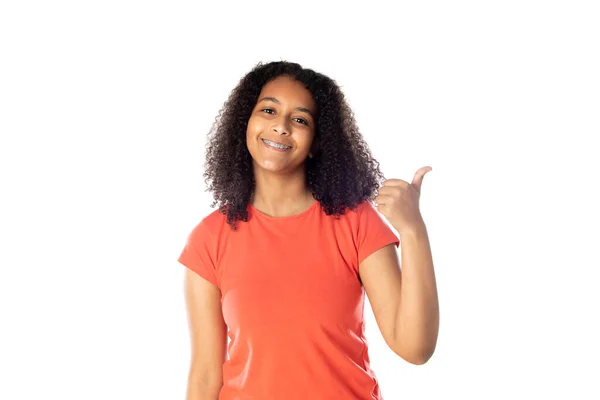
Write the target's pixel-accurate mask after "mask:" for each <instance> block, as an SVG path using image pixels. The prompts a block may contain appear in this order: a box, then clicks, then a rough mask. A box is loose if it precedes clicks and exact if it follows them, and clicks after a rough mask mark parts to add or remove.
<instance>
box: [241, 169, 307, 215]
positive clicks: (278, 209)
mask: <svg viewBox="0 0 600 400" xmlns="http://www.w3.org/2000/svg"><path fill="white" fill-rule="evenodd" d="M305 179H306V178H305V176H304V174H295V175H293V176H290V175H276V174H260V173H259V174H255V176H254V180H255V187H254V194H253V195H252V198H251V200H250V202H251V203H252V205H253V206H254V207H255V208H256V209H257V210H259V211H261V212H263V213H265V214H268V215H271V216H274V217H279V216H289V215H295V214H299V213H301V212H302V211H304V210H306V209H308V207H310V206H311V205H312V204H313V202H314V201H315V199H314V197H313V196H312V192H311V191H310V189H309V188H308V186H307V185H306V181H305Z"/></svg>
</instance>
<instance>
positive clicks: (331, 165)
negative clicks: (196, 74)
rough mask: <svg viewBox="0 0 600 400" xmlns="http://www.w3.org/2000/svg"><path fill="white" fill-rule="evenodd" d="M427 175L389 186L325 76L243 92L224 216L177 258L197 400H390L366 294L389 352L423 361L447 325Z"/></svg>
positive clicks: (224, 148)
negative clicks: (424, 189)
mask: <svg viewBox="0 0 600 400" xmlns="http://www.w3.org/2000/svg"><path fill="white" fill-rule="evenodd" d="M430 170H431V168H430V167H424V168H421V169H420V170H419V171H417V174H416V175H415V179H414V180H413V182H412V183H410V184H409V183H407V182H405V181H402V180H397V179H394V180H387V181H384V177H383V175H382V173H381V172H380V170H379V164H378V163H377V161H376V160H375V159H374V158H373V157H372V156H371V154H370V151H369V149H368V146H367V144H366V143H365V142H364V140H363V138H362V137H361V135H360V133H359V130H358V128H357V126H356V123H355V121H354V118H353V114H352V111H351V110H350V108H349V106H348V104H347V102H346V101H345V99H344V95H343V94H342V92H341V90H340V88H339V87H338V86H337V84H336V83H335V82H334V81H333V80H332V79H330V78H329V77H327V76H325V75H323V74H320V73H317V72H315V71H313V70H310V69H305V68H302V67H301V66H300V65H299V64H296V63H290V62H272V63H268V64H258V65H257V66H256V67H255V68H254V69H253V70H252V71H250V72H249V73H248V74H247V75H246V76H245V77H243V78H242V80H241V81H240V83H239V84H238V86H237V87H236V88H235V89H234V90H233V91H232V93H231V95H230V97H229V99H228V100H227V102H226V103H225V105H224V108H223V109H222V111H221V113H220V115H219V117H218V118H217V121H216V122H215V124H214V125H213V127H212V129H211V132H210V133H209V137H208V145H207V154H206V163H205V173H204V177H205V179H206V183H207V186H208V190H210V191H211V192H212V193H213V196H214V199H215V201H214V203H213V204H212V206H213V207H214V206H215V205H218V209H217V210H215V211H213V212H212V213H210V214H209V215H208V216H206V217H205V218H203V219H202V221H200V222H199V223H198V224H197V225H196V226H195V227H194V229H193V230H192V231H191V233H190V235H189V237H188V239H187V243H186V246H185V248H184V249H183V252H182V253H181V255H180V257H179V262H180V263H181V264H183V265H184V266H186V267H187V268H186V279H185V282H186V285H185V287H186V305H187V310H188V316H189V324H190V333H191V351H192V360H191V366H190V372H189V377H188V394H187V399H188V400H200V399H220V400H233V399H260V400H271V399H272V400H294V399H302V400H307V399H311V400H316V399H328V400H331V399H335V400H344V399H348V400H350V399H352V400H357V399H358V400H363V399H364V400H367V399H369V400H373V399H376V400H381V399H383V397H382V395H381V393H380V389H379V385H378V381H377V378H376V376H375V374H374V372H373V370H372V369H371V367H370V365H369V355H368V346H367V341H366V339H365V336H364V319H363V309H364V295H365V293H366V294H367V295H368V296H369V301H370V303H371V306H372V308H373V312H374V315H375V318H376V320H377V324H378V326H379V329H380V330H381V333H382V335H383V337H384V339H385V341H386V343H387V344H388V346H389V347H390V349H391V350H393V351H394V352H395V353H396V354H398V355H399V356H400V357H402V358H403V359H405V360H406V361H408V362H410V363H413V364H422V363H424V362H426V361H427V360H428V359H429V357H431V355H432V354H433V351H434V348H435V343H436V341H437V332H438V324H439V323H438V319H439V316H438V313H439V312H438V304H437V289H436V285H435V277H434V273H433V263H432V260H431V252H430V249H429V242H428V238H427V232H426V229H425V224H424V222H423V219H422V218H421V214H420V212H419V209H418V199H419V194H420V187H421V182H422V179H423V176H424V175H425V173H427V172H428V171H430ZM381 184H383V187H381ZM372 201H376V202H377V204H378V205H377V207H378V209H379V211H380V212H381V214H383V215H384V216H385V217H386V218H387V219H388V221H389V222H390V224H391V225H392V226H393V227H394V228H395V229H396V231H397V233H398V235H399V237H400V238H401V239H402V242H403V245H402V265H403V267H402V271H401V269H400V263H399V260H398V256H397V252H396V247H398V246H399V238H398V237H397V236H396V234H395V233H394V232H393V231H392V230H391V229H390V228H389V227H388V225H387V224H386V223H385V221H384V220H383V219H382V217H381V216H380V214H379V213H378V212H377V210H376V209H375V207H374V206H373V205H372V203H371V202H372ZM227 337H229V339H230V343H229V346H227Z"/></svg>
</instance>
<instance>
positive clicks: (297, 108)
mask: <svg viewBox="0 0 600 400" xmlns="http://www.w3.org/2000/svg"><path fill="white" fill-rule="evenodd" d="M264 100H268V101H272V102H273V103H277V104H281V102H280V101H279V100H277V99H276V98H275V97H268V96H267V97H263V98H262V99H260V100H259V101H258V102H259V103H260V102H261V101H264ZM295 110H298V111H302V112H305V113H307V114H308V115H310V116H311V117H312V118H313V119H315V116H314V115H313V113H312V112H310V110H309V109H308V108H305V107H296V108H295Z"/></svg>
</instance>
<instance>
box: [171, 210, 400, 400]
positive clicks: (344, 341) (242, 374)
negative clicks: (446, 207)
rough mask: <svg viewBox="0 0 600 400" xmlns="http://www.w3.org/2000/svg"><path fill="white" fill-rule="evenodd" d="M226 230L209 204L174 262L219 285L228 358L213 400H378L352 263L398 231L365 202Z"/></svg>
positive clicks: (393, 239)
mask: <svg viewBox="0 0 600 400" xmlns="http://www.w3.org/2000/svg"><path fill="white" fill-rule="evenodd" d="M248 213H249V219H248V222H242V221H238V230H237V231H232V230H231V228H230V226H229V225H228V224H227V222H226V216H225V215H223V214H221V213H220V212H219V211H218V210H215V211H213V212H212V213H211V214H209V215H208V216H206V217H205V218H204V219H202V221H201V222H200V223H199V224H198V225H196V226H195V227H194V229H193V230H192V231H191V233H190V234H189V237H188V239H187V243H186V246H185V248H184V250H183V252H182V253H181V255H180V257H179V259H178V261H179V262H180V263H181V264H183V265H184V266H186V267H188V268H190V269H191V270H193V271H195V272H196V273H198V274H199V275H200V276H202V277H203V278H205V279H206V280H208V281H210V282H211V283H213V284H214V285H216V286H217V287H218V288H219V289H220V290H221V304H222V311H223V317H224V320H225V322H226V324H227V326H228V336H229V338H230V342H229V345H228V351H227V353H228V357H227V360H226V362H225V363H224V364H223V387H222V389H221V392H220V395H219V400H234V399H236V400H237V399H240V400H241V399H256V400H296V399H298V400H307V399H310V400H320V399H327V400H332V399H335V400H346V399H348V400H350V399H352V400H363V399H364V400H367V399H368V400H374V399H375V400H382V399H383V397H382V395H381V393H380V389H379V385H378V381H377V378H376V377H375V374H374V372H373V370H372V369H371V367H370V365H369V355H368V345H367V340H366V338H365V336H364V317H363V311H364V300H365V291H364V288H363V286H362V285H361V283H360V281H359V274H358V266H359V264H360V263H361V261H362V260H364V259H365V258H366V257H367V256H368V255H370V254H371V253H373V252H374V251H376V250H378V249H380V248H381V247H383V246H385V245H387V244H390V243H394V244H395V245H396V247H398V246H399V241H398V238H397V236H396V235H395V233H394V232H393V231H392V230H391V229H390V228H389V227H388V225H387V224H386V223H385V222H384V220H383V217H381V216H380V214H379V213H378V211H377V210H376V209H375V208H374V207H373V205H371V203H370V202H368V201H365V202H363V203H361V204H360V205H358V207H357V208H356V209H355V210H354V211H352V210H347V211H346V214H344V215H342V216H340V218H339V219H338V220H336V219H335V218H334V217H333V216H328V215H326V214H325V212H324V211H323V210H322V209H321V207H320V204H319V202H318V201H315V202H314V203H313V205H312V206H311V207H310V208H309V209H308V210H306V211H304V212H303V213H301V214H299V215H294V216H289V217H270V216H268V215H266V214H263V213H261V212H260V211H258V210H257V209H256V208H254V206H252V205H251V204H250V205H248Z"/></svg>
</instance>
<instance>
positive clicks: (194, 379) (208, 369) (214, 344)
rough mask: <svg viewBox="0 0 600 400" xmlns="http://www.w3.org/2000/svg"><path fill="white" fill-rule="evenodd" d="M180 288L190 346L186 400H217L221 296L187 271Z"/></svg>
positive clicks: (222, 345) (223, 329)
mask: <svg viewBox="0 0 600 400" xmlns="http://www.w3.org/2000/svg"><path fill="white" fill-rule="evenodd" d="M184 286H185V301H186V308H187V314H188V323H189V329H190V342H191V362H190V370H189V375H188V387H187V396H186V400H217V398H218V397H219V392H220V390H221V387H222V385H223V363H224V362H225V360H226V354H227V326H226V325H225V322H224V320H223V314H222V311H221V292H220V291H219V289H218V288H217V287H216V286H214V285H213V284H212V283H210V282H208V281H207V280H205V279H204V278H202V277H201V276H200V275H198V274H196V273H195V272H193V271H191V270H190V269H188V268H186V270H185V284H184Z"/></svg>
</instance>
